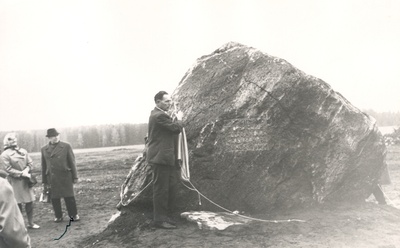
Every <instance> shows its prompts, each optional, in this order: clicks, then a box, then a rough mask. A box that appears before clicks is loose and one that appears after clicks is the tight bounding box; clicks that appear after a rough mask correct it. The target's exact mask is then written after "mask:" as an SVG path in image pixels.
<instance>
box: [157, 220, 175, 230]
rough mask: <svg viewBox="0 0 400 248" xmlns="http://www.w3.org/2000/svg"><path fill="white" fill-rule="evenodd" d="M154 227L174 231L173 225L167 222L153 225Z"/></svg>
mask: <svg viewBox="0 0 400 248" xmlns="http://www.w3.org/2000/svg"><path fill="white" fill-rule="evenodd" d="M154 226H155V227H157V228H163V229H176V226H175V225H172V224H171V223H168V222H165V221H163V222H159V223H155V224H154Z"/></svg>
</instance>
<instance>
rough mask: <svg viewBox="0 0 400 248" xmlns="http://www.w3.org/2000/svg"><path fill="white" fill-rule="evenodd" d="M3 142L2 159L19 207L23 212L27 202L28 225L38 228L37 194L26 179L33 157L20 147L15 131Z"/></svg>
mask: <svg viewBox="0 0 400 248" xmlns="http://www.w3.org/2000/svg"><path fill="white" fill-rule="evenodd" d="M3 143H4V151H3V153H2V154H1V159H2V162H3V164H4V167H5V169H6V171H7V172H8V181H9V182H10V184H11V186H12V188H13V190H14V195H15V199H16V200H17V203H18V207H19V208H20V210H21V212H22V204H23V203H24V204H25V211H26V215H27V217H28V225H27V227H28V228H30V229H38V228H40V226H39V225H37V224H35V223H34V222H33V201H34V200H35V195H34V192H33V188H30V187H29V186H28V182H27V180H25V178H29V177H30V171H31V170H32V159H31V158H30V157H29V155H28V153H27V151H26V150H25V149H22V148H19V147H18V145H17V136H16V134H15V133H8V134H6V136H5V137H4V141H3Z"/></svg>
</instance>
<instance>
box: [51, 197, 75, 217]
mask: <svg viewBox="0 0 400 248" xmlns="http://www.w3.org/2000/svg"><path fill="white" fill-rule="evenodd" d="M64 201H65V206H66V207H67V211H68V216H69V217H71V216H75V215H77V214H78V210H77V208H76V202H75V197H74V196H71V197H64ZM51 203H52V204H53V209H54V214H55V216H56V218H61V217H62V210H61V199H60V198H54V199H51Z"/></svg>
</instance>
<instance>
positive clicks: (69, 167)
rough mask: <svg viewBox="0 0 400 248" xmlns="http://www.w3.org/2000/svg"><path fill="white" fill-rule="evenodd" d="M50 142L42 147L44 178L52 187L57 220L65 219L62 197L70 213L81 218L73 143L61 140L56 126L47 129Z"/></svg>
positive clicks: (74, 218) (47, 185) (72, 216)
mask: <svg viewBox="0 0 400 248" xmlns="http://www.w3.org/2000/svg"><path fill="white" fill-rule="evenodd" d="M46 137H47V138H48V139H49V143H48V144H47V145H45V146H44V147H42V149H41V153H42V159H41V160H42V180H43V184H44V187H45V188H49V189H50V196H51V203H52V205H53V209H54V214H55V217H56V218H55V219H54V221H55V222H61V221H62V220H63V213H62V209H61V198H64V201H65V205H66V207H67V211H68V215H69V217H70V218H72V219H73V220H74V221H78V220H80V218H79V215H78V210H77V207H76V201H75V194H74V188H73V184H74V183H77V182H78V174H77V171H76V165H75V155H74V153H73V151H72V148H71V145H70V144H68V143H66V142H62V141H60V136H59V133H58V132H57V130H56V129H55V128H50V129H48V130H47V135H46Z"/></svg>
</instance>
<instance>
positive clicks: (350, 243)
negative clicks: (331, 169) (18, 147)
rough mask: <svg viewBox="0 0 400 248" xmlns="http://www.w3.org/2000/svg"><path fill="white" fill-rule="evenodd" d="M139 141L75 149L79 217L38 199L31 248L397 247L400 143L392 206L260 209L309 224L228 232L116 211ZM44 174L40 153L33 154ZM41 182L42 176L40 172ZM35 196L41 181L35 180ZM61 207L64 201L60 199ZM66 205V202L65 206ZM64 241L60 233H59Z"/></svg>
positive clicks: (394, 158)
mask: <svg viewBox="0 0 400 248" xmlns="http://www.w3.org/2000/svg"><path fill="white" fill-rule="evenodd" d="M140 151H141V147H140V146H138V147H129V148H117V149H110V150H102V151H96V150H92V151H90V152H77V153H76V159H77V165H78V173H79V177H80V182H79V183H78V184H76V185H75V190H76V199H77V204H78V211H79V215H80V216H81V221H79V222H72V223H71V226H70V227H68V230H67V232H66V233H65V234H64V235H63V233H64V232H65V230H66V226H67V225H68V224H69V221H68V219H67V218H64V222H62V223H54V222H53V218H54V215H53V213H52V208H51V205H50V204H48V203H41V202H36V203H35V214H34V215H35V220H36V223H37V224H39V225H40V226H41V229H39V230H29V234H30V236H31V240H32V247H40V248H41V247H104V248H105V247H107V248H108V247H110V248H113V247H377V248H395V247H397V248H400V210H399V209H400V147H399V146H397V147H389V148H388V156H387V162H388V166H389V170H390V174H391V179H392V184H391V185H387V186H383V189H384V192H385V194H386V195H387V196H388V198H389V200H388V203H389V205H378V204H376V202H375V200H374V198H373V197H370V198H369V199H367V201H366V202H365V203H361V204H357V205H354V204H353V205H350V204H348V205H341V206H322V207H319V208H314V209H306V210H301V211H295V212H289V213H279V214H278V213H276V214H274V215H272V214H265V215H258V216H254V217H258V218H262V219H294V218H296V219H303V220H306V222H304V223H298V222H297V223H296V222H289V223H263V222H253V223H251V224H249V225H246V226H233V227H230V228H228V229H226V230H224V231H210V230H200V229H199V228H198V227H197V225H196V224H194V223H190V222H187V221H185V220H183V219H181V220H180V221H179V222H178V229H175V230H162V229H153V228H151V227H150V225H149V223H150V218H149V217H150V216H149V215H150V214H149V213H147V214H143V212H135V213H131V212H129V210H124V211H122V217H121V218H118V219H117V220H116V221H115V222H113V223H112V224H110V225H109V226H108V227H107V223H108V221H109V220H110V218H111V216H112V215H113V214H115V213H117V212H118V211H117V209H116V205H117V203H118V201H119V191H120V186H121V184H122V183H123V182H124V180H125V178H126V175H127V174H128V172H129V169H130V168H131V165H132V164H133V161H134V159H135V158H136V156H137V154H138V153H139V152H140ZM32 158H33V159H34V162H35V163H36V169H35V170H34V171H35V172H37V173H38V174H40V168H39V167H40V156H39V155H38V154H33V155H32ZM39 181H41V178H39ZM35 189H36V192H37V196H38V195H39V194H40V192H41V190H42V188H41V185H38V186H36V187H35ZM63 207H64V205H63ZM64 209H65V208H64ZM61 235H63V236H62V237H61V239H59V240H55V239H57V238H60V236H61Z"/></svg>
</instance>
